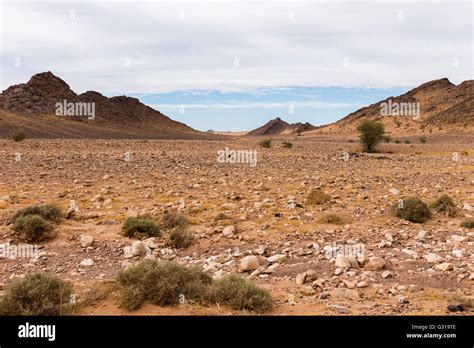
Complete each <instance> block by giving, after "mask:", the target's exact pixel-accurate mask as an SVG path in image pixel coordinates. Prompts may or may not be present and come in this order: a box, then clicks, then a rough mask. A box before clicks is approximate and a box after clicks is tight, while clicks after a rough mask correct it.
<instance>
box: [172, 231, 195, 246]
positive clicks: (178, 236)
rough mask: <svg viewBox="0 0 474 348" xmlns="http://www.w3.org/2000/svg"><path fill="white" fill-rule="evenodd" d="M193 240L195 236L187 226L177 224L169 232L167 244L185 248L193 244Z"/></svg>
mask: <svg viewBox="0 0 474 348" xmlns="http://www.w3.org/2000/svg"><path fill="white" fill-rule="evenodd" d="M193 242H194V237H193V235H192V234H191V233H189V232H188V230H187V229H186V227H181V226H177V227H175V228H173V229H172V230H171V231H170V232H169V234H168V238H167V239H166V246H168V247H172V248H176V249H185V248H187V247H189V246H191V245H192V244H193Z"/></svg>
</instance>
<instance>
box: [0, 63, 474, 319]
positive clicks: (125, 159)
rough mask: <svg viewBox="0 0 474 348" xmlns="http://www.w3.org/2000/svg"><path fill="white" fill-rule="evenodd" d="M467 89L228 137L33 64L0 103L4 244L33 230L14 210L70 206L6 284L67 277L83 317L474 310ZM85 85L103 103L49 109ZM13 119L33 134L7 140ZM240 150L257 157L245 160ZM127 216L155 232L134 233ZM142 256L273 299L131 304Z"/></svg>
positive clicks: (423, 92)
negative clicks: (400, 110) (418, 211)
mask: <svg viewBox="0 0 474 348" xmlns="http://www.w3.org/2000/svg"><path fill="white" fill-rule="evenodd" d="M472 86H473V81H466V82H464V83H462V84H460V85H458V86H456V85H453V84H451V83H450V82H449V81H446V80H445V79H442V80H439V81H435V82H433V83H428V84H426V85H422V86H420V87H418V88H416V89H415V90H413V91H412V92H409V93H408V95H409V97H410V98H412V99H410V100H411V101H413V100H414V101H421V102H422V103H421V105H422V112H421V115H422V117H421V118H420V119H417V120H413V119H412V118H410V117H403V116H402V117H398V118H397V119H398V120H395V121H394V117H393V116H380V113H377V112H376V111H377V110H379V109H380V107H379V104H375V105H372V106H370V107H368V108H364V109H361V110H359V111H357V112H356V113H354V114H351V115H348V116H347V117H346V118H344V119H342V120H340V121H338V122H336V123H334V124H329V125H326V126H318V127H315V126H312V125H310V124H293V125H291V124H289V123H286V122H284V121H283V120H281V119H280V118H276V119H274V120H272V121H270V122H269V124H267V125H264V126H262V127H260V128H258V129H256V130H255V131H253V132H249V133H248V134H247V133H246V132H244V133H238V134H232V133H226V132H221V133H218V132H199V131H196V130H194V129H192V128H190V127H188V126H186V125H184V124H180V123H178V122H175V121H173V120H171V119H169V118H167V117H166V116H164V115H162V114H161V113H159V112H158V111H155V110H153V109H149V108H148V107H145V106H144V105H143V104H141V103H140V102H139V101H138V100H136V99H133V98H128V97H119V98H106V97H103V96H101V95H99V94H98V93H97V92H87V93H85V94H82V95H79V96H78V95H77V94H75V93H74V92H72V91H71V90H70V88H69V86H68V85H67V84H66V83H65V82H64V81H63V80H61V79H60V78H58V77H56V76H55V75H54V74H52V73H50V72H47V73H41V74H37V75H35V76H33V77H32V79H31V80H30V81H29V82H28V83H26V84H21V85H17V86H13V87H10V88H9V89H7V90H6V91H4V92H3V93H2V95H1V98H0V101H1V102H2V104H1V105H0V107H1V121H0V125H1V128H0V129H1V132H0V135H1V136H2V138H3V139H1V140H0V144H1V147H0V152H1V156H0V168H2V170H1V172H0V221H1V222H2V224H1V226H0V244H2V245H10V246H12V245H21V243H22V242H24V237H25V236H24V235H22V232H24V231H25V230H22V229H21V228H19V227H18V226H17V224H18V219H20V218H21V214H20V217H19V215H18V214H19V213H18V212H21V211H22V209H25V208H27V207H29V206H38V205H45V204H46V205H54V206H56V207H58V208H59V209H60V211H61V212H62V213H61V216H59V217H58V218H57V219H52V220H54V221H52V222H51V224H50V226H49V227H50V228H49V230H48V232H51V231H50V230H51V228H53V232H54V233H53V234H52V235H51V236H49V237H48V238H45V239H44V240H41V241H38V242H35V243H34V245H36V246H37V247H38V252H37V253H36V254H35V256H34V257H31V258H26V257H15V258H12V257H4V258H2V260H1V262H0V284H1V288H2V293H3V294H4V295H5V293H6V289H7V287H8V284H9V283H10V282H11V281H12V279H14V278H18V277H19V278H22V277H24V276H25V275H28V274H33V273H38V272H39V273H51V274H53V275H54V276H57V277H59V278H60V279H61V280H63V281H67V282H69V283H70V284H72V285H71V286H72V290H71V294H70V298H69V299H68V305H70V307H71V310H72V313H73V314H79V315H99V314H100V315H136V314H138V315H235V314H258V313H264V314H267V315H416V314H423V315H449V314H453V315H471V314H472V305H473V301H474V299H473V289H474V287H473V281H474V258H473V254H472V252H473V245H474V230H473V223H472V222H473V217H474V157H473V156H474V132H473V131H472V129H473V126H474V123H473V119H474V113H473V109H472V105H473V101H474V93H473V87H472ZM440 95H442V96H443V97H440ZM91 96H93V99H91V100H94V101H97V103H101V104H99V106H96V107H97V118H96V119H94V120H86V121H84V120H81V121H77V120H70V119H64V117H63V118H61V117H60V116H57V115H54V113H53V108H54V102H55V101H57V100H62V99H64V98H68V99H72V100H74V98H77V99H78V100H81V101H84V100H85V101H89V99H87V98H89V97H91ZM400 98H401V99H394V100H399V101H400V100H405V99H404V98H407V97H406V96H405V97H403V96H402V97H400ZM436 100H442V101H443V103H438V104H436V107H433V106H432V104H434V103H435V101H436ZM427 101H430V103H431V104H429V103H428V102H427ZM382 102H383V101H381V103H382ZM426 105H428V106H426ZM423 107H427V108H428V109H429V110H430V111H427V112H423ZM374 110H375V111H374ZM433 110H434V111H433ZM444 115H454V116H455V117H454V116H452V117H451V116H449V117H448V116H444ZM362 120H375V121H378V122H381V123H383V124H384V125H385V129H386V137H385V139H384V141H380V143H379V144H378V145H377V151H375V152H372V153H367V152H363V151H361V144H360V143H359V134H358V132H357V130H356V127H357V125H358V124H359V123H360V122H361V121H362ZM356 121H357V122H356ZM132 124H133V125H134V126H133V127H132V126H131V125H132ZM427 125H429V126H427ZM18 128H21V132H23V133H24V134H23V135H24V136H25V137H26V138H25V139H24V140H23V139H20V140H21V141H14V140H12V139H10V137H11V134H12V132H14V131H15V130H16V129H18ZM17 135H18V134H17ZM17 140H18V139H17ZM222 151H227V152H225V156H226V159H225V160H220V159H219V154H220V153H222ZM229 151H230V152H229ZM232 151H235V152H234V153H232ZM239 151H242V152H241V153H242V154H248V152H249V151H252V154H254V155H255V157H254V158H253V160H254V161H253V162H251V161H250V162H249V161H244V159H245V158H247V159H249V158H250V157H245V156H244V155H242V156H241V158H240V159H241V160H242V161H240V162H239V161H236V160H235V159H236V158H235V154H236V153H239ZM229 159H230V160H229ZM410 197H416V198H418V199H420V200H421V201H422V202H426V207H427V208H426V209H429V211H428V213H427V214H426V217H424V218H423V219H422V221H421V220H420V221H415V220H416V219H414V218H410V217H408V218H407V217H406V216H403V214H397V208H396V207H397V206H398V209H400V208H401V207H400V204H407V202H408V201H407V199H409V198H410ZM400 202H401V203H400ZM428 206H429V208H428ZM394 209H395V211H394ZM401 209H402V210H403V207H402V208H401ZM398 212H399V211H398ZM26 214H27V213H23V215H26ZM35 214H36V213H35ZM38 214H39V215H41V212H40V213H38ZM26 216H28V215H26ZM128 219H139V221H142V223H143V220H145V221H148V222H149V223H150V224H151V225H147V226H148V227H150V226H152V225H153V226H155V225H154V224H156V226H157V228H158V227H159V230H160V231H159V233H156V234H155V235H154V236H150V235H144V234H140V235H138V236H137V235H133V233H132V234H127V233H128V232H130V230H127V229H126V227H124V226H125V225H126V221H128ZM410 220H413V221H410ZM130 221H136V220H130ZM170 221H172V223H170ZM138 227H140V226H138ZM138 229H140V228H138ZM147 231H148V230H147ZM145 232H146V231H145V229H143V230H140V233H145ZM147 233H148V232H147ZM174 233H176V235H175V234H174ZM175 237H176V238H175ZM22 238H23V239H22ZM144 260H145V262H147V261H148V262H151V263H154V264H157V263H160V262H168V261H169V262H172V263H173V264H178V265H182V266H186V267H191V266H197V267H198V269H199V270H200V272H204V273H205V274H206V275H207V277H209V279H212V281H216V282H219V280H221V279H226V277H229V276H231V275H238V276H239V279H240V278H243V279H245V281H247V282H249V284H253V285H256V286H258V289H263V290H264V291H265V294H267V295H268V296H269V297H271V301H272V304H271V305H268V306H267V305H266V304H264V305H262V307H259V306H258V304H256V303H259V302H258V301H257V300H256V301H257V302H254V303H253V304H248V303H246V304H243V303H240V304H237V305H235V304H233V303H231V304H227V302H226V301H223V302H221V301H218V300H216V301H207V302H206V301H198V300H195V299H193V298H187V297H186V296H184V295H183V294H182V293H181V292H180V290H179V289H178V290H176V291H177V292H176V293H175V294H174V295H173V296H175V298H174V299H173V300H170V301H171V302H170V305H157V304H156V303H155V304H153V301H152V300H146V299H145V300H143V301H141V302H140V303H139V304H137V305H132V306H128V307H127V305H125V306H124V299H123V296H124V293H123V291H124V289H123V287H124V284H125V282H124V281H122V280H120V279H121V278H120V277H119V276H118V275H119V273H120V272H124V270H130V269H134V267H136V266H137V265H140V264H142V263H143V261H144ZM118 277H119V278H118ZM122 277H125V276H122ZM210 281H211V280H210ZM253 285H252V286H253ZM239 294H240V293H239ZM249 294H250V295H249V296H253V295H252V294H251V293H250V292H249ZM267 295H265V296H267ZM259 296H264V295H262V294H260V295H259ZM252 299H253V297H252ZM135 300H136V299H135ZM260 300H261V299H260ZM262 301H263V300H262ZM142 302H143V303H142ZM156 302H159V301H156ZM244 302H245V301H244ZM263 302H264V301H263ZM129 307H130V308H129ZM131 307H133V308H131Z"/></svg>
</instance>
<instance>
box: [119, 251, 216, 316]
mask: <svg viewBox="0 0 474 348" xmlns="http://www.w3.org/2000/svg"><path fill="white" fill-rule="evenodd" d="M118 281H119V283H120V285H121V286H122V302H121V306H122V307H123V308H126V309H128V310H134V309H137V308H139V307H140V306H141V305H142V304H143V303H144V302H146V301H148V302H150V303H152V304H155V305H159V306H166V305H177V304H178V303H179V301H180V297H181V296H184V299H186V301H197V302H204V301H205V300H206V298H207V294H208V288H209V286H210V285H211V283H212V279H211V278H210V277H209V275H207V274H206V273H204V272H201V271H200V270H199V269H198V268H197V267H186V266H182V265H179V264H177V263H173V262H169V261H160V262H156V261H150V260H144V261H142V262H141V263H139V264H138V265H136V266H132V267H130V268H128V269H126V270H123V271H121V272H120V273H119V275H118Z"/></svg>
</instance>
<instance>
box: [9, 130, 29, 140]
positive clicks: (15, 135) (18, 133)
mask: <svg viewBox="0 0 474 348" xmlns="http://www.w3.org/2000/svg"><path fill="white" fill-rule="evenodd" d="M11 138H12V139H13V141H17V142H18V141H22V140H25V138H26V132H25V131H24V130H23V129H21V128H17V129H15V130H13V132H12V134H11Z"/></svg>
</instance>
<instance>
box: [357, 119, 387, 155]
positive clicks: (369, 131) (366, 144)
mask: <svg viewBox="0 0 474 348" xmlns="http://www.w3.org/2000/svg"><path fill="white" fill-rule="evenodd" d="M357 131H358V132H359V133H360V135H359V138H360V142H361V143H362V146H363V148H362V150H363V151H364V152H374V150H375V146H376V145H377V144H378V143H380V142H381V141H382V140H383V138H384V134H385V130H384V127H383V124H382V123H381V122H377V121H373V120H365V121H363V122H361V124H359V126H358V127H357Z"/></svg>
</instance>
